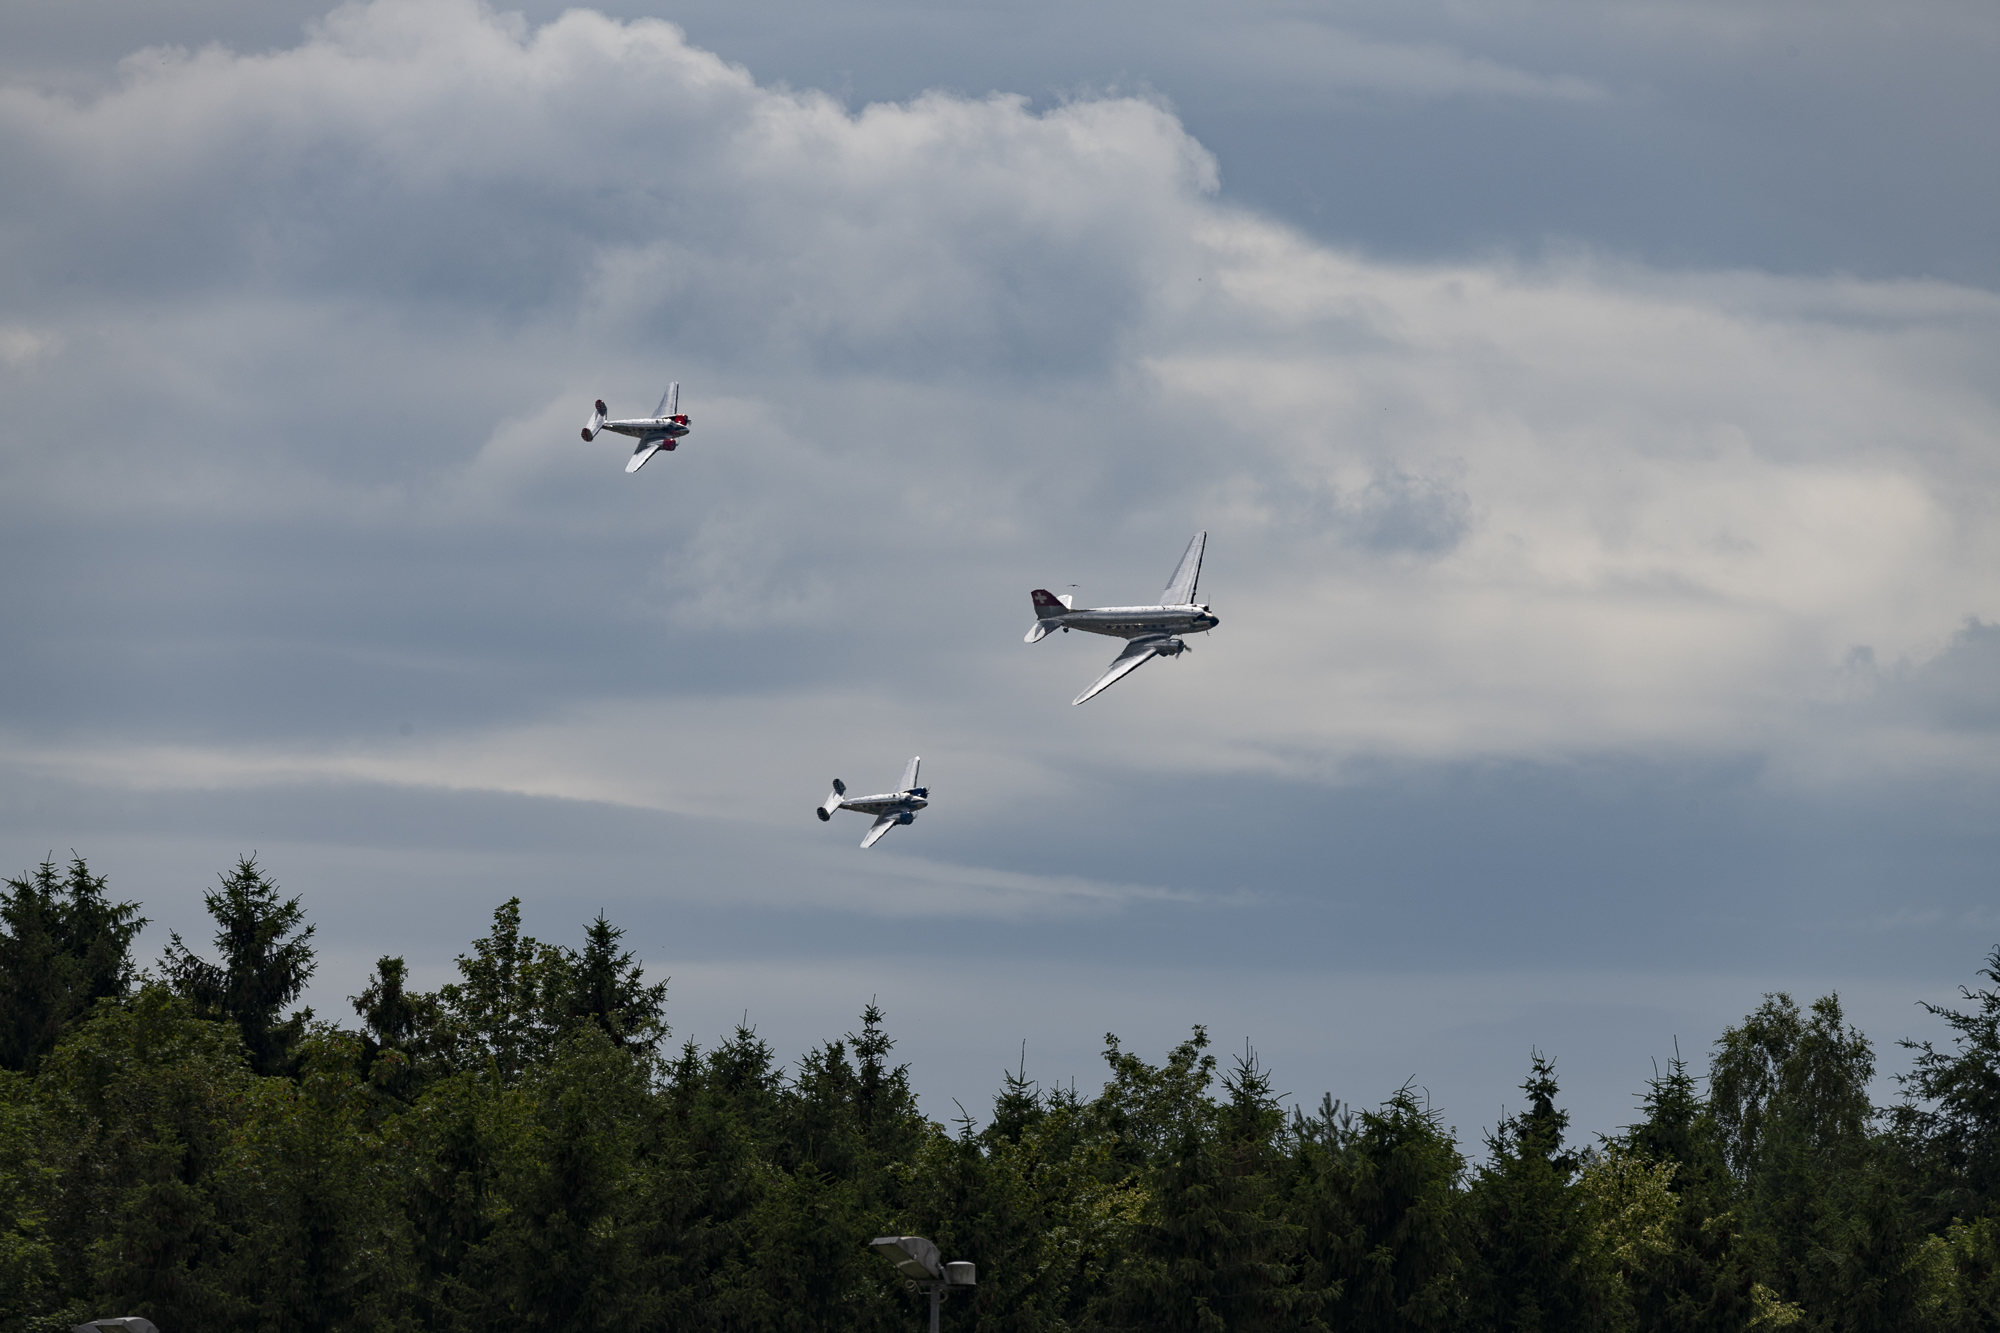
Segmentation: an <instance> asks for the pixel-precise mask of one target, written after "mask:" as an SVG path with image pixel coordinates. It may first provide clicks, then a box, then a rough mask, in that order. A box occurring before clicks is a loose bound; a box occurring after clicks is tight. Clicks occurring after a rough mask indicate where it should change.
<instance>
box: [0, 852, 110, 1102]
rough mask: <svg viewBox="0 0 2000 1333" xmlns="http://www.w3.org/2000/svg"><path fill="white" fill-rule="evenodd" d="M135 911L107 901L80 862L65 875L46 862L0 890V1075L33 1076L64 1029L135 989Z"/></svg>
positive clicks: (99, 880) (95, 879) (97, 879)
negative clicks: (15, 1072)
mask: <svg viewBox="0 0 2000 1333" xmlns="http://www.w3.org/2000/svg"><path fill="white" fill-rule="evenodd" d="M145 925H146V918H144V917H142V916H140V915H139V904H137V903H113V902H112V901H110V900H109V899H108V898H106V897H105V896H104V877H103V876H102V875H93V874H91V873H90V867H89V866H87V865H85V864H84V861H83V858H82V857H80V856H79V857H75V858H73V859H72V860H71V861H70V863H69V871H68V874H67V875H61V874H58V873H57V870H56V866H55V862H53V861H44V862H42V864H41V865H40V866H39V867H38V868H37V869H36V871H35V873H34V874H33V875H32V876H24V877H22V878H20V879H10V880H8V881H7V886H6V888H5V889H4V890H0V1069H16V1070H26V1071H29V1072H32V1071H33V1070H34V1068H35V1067H36V1065H37V1064H39V1063H40V1061H41V1059H42V1057H43V1056H46V1055H47V1054H48V1053H49V1052H50V1051H52V1050H54V1049H55V1044H56V1039H57V1038H58V1037H59V1036H61V1034H62V1032H63V1029H64V1028H66V1027H67V1026H69V1024H70V1023H72V1022H74V1021H75V1020H76V1019H78V1018H80V1017H81V1016H82V1015H83V1014H84V1012H85V1011H86V1010H88V1009H89V1008H90V1006H91V1005H92V1004H94V1003H96V1002H97V1001H98V1000H101V999H109V998H117V997H120V996H123V995H124V994H126V992H127V991H128V990H130V988H131V983H132V941H133V939H134V938H136V937H137V935H138V934H139V932H140V931H141V930H142V929H144V928H145Z"/></svg>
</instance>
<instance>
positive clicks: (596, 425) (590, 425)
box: [583, 398, 604, 440]
mask: <svg viewBox="0 0 2000 1333" xmlns="http://www.w3.org/2000/svg"><path fill="white" fill-rule="evenodd" d="M603 429H604V400H603V399H602V398H600V399H598V400H597V410H596V411H595V412H592V413H591V414H590V420H589V421H587V422H585V423H584V426H583V438H584V439H585V440H594V439H596V438H597V432H599V431H601V430H603Z"/></svg>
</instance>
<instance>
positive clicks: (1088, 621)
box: [1027, 532, 1222, 704]
mask: <svg viewBox="0 0 2000 1333" xmlns="http://www.w3.org/2000/svg"><path fill="white" fill-rule="evenodd" d="M1207 545H1208V534H1207V533H1206V532H1197V533H1196V534H1195V535H1194V540H1193V541H1191V542H1189V543H1188V548H1187V553H1186V554H1184V555H1183V556H1181V562H1180V564H1179V565H1178V566H1177V567H1176V568H1175V569H1174V576H1173V578H1172V579H1170V580H1169V581H1168V583H1167V590H1166V591H1165V592H1163V593H1161V594H1160V604H1159V605H1158V606H1100V607H1095V608H1092V607H1079V606H1075V605H1073V604H1072V603H1073V599H1072V598H1069V597H1058V596H1056V595H1055V594H1054V593H1052V592H1050V591H1049V590H1048V589H1046V588H1037V589H1035V590H1034V592H1032V593H1031V594H1029V595H1030V596H1031V597H1033V598H1034V600H1035V627H1034V628H1033V629H1031V630H1029V631H1028V634H1027V642H1029V643H1035V642H1038V641H1039V640H1042V639H1045V638H1047V637H1048V635H1049V631H1051V630H1058V629H1059V630H1062V631H1063V632H1064V633H1067V632H1069V631H1070V630H1073V629H1080V630H1083V631H1084V632H1086V633H1089V634H1108V635H1110V636H1111V637H1112V638H1114V639H1128V640H1130V642H1129V643H1127V644H1126V645H1125V651H1124V652H1122V653H1120V654H1118V656H1116V657H1114V658H1112V659H1111V667H1110V669H1109V670H1107V671H1106V672H1105V673H1104V674H1103V675H1101V676H1099V677H1098V678H1097V683H1096V684H1095V685H1092V686H1091V687H1090V688H1089V689H1087V690H1085V691H1084V692H1083V693H1082V694H1079V695H1077V696H1076V698H1074V699H1071V700H1070V703H1071V704H1080V703H1082V702H1083V701H1084V700H1085V699H1088V698H1090V697H1091V696H1092V695H1094V694H1097V693H1098V692H1100V691H1101V690H1103V689H1105V688H1106V687H1107V686H1109V685H1110V684H1111V683H1112V682H1113V681H1115V680H1118V679H1120V678H1122V677H1124V676H1126V675H1129V674H1130V673H1131V672H1133V671H1135V670H1137V669H1138V668H1139V667H1141V666H1143V665H1144V664H1145V663H1147V662H1150V661H1151V660H1152V659H1153V658H1155V657H1179V656H1180V655H1181V654H1182V653H1184V652H1186V651H1187V650H1188V644H1187V643H1185V642H1183V641H1182V640H1181V639H1180V638H1179V637H1177V636H1179V635H1182V634H1206V633H1208V631H1210V630H1212V629H1214V628H1215V627H1216V626H1217V625H1220V624H1221V623H1222V621H1221V619H1220V618H1218V617H1217V616H1215V615H1213V614H1211V613H1210V612H1209V609H1208V608H1207V607H1206V606H1202V605H1199V604H1197V603H1196V602H1195V600H1194V589H1195V584H1196V583H1197V582H1198V581H1199V580H1200V578H1201V553H1202V550H1203V548H1205V547H1206V546H1207Z"/></svg>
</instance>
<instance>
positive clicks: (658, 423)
mask: <svg viewBox="0 0 2000 1333" xmlns="http://www.w3.org/2000/svg"><path fill="white" fill-rule="evenodd" d="M605 410H606V409H605V406H604V400H603V399H602V398H600V399H598V400H597V409H596V410H595V411H594V412H592V413H591V414H590V420H589V421H586V422H585V423H584V424H583V438H584V439H585V440H586V441H589V440H594V439H596V438H597V436H598V435H599V433H600V432H603V431H607V430H608V431H610V432H612V433H613V434H614V435H629V436H631V437H632V438H633V439H635V440H637V441H638V442H639V443H638V444H637V445H636V446H635V447H634V448H633V450H632V457H631V458H630V459H628V460H627V461H626V463H625V470H626V471H627V472H637V471H638V470H639V469H640V468H642V467H644V466H646V460H647V459H649V458H651V457H652V456H653V455H654V454H657V453H659V452H660V451H661V450H662V449H665V450H668V451H669V452H671V451H672V450H673V447H674V446H675V445H677V444H679V443H680V441H681V436H683V435H685V434H687V433H688V431H689V429H690V427H689V425H688V416H687V413H685V412H683V411H681V386H680V383H679V382H678V381H676V382H675V383H673V384H669V385H668V386H667V391H666V392H665V393H663V394H661V395H660V405H659V406H658V407H656V408H654V409H653V415H651V416H649V417H633V418H631V419H630V420H626V421H606V420H605V419H604V413H605Z"/></svg>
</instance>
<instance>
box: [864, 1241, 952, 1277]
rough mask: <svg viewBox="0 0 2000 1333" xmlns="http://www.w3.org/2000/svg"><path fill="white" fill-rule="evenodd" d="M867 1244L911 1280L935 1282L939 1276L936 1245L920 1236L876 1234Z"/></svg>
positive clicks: (939, 1266)
mask: <svg viewBox="0 0 2000 1333" xmlns="http://www.w3.org/2000/svg"><path fill="white" fill-rule="evenodd" d="M868 1245H869V1248H871V1249H873V1250H874V1251H875V1252H876V1253H877V1254H879V1255H881V1256H882V1257H883V1258H884V1259H887V1260H888V1261H889V1262H890V1263H892V1264H894V1265H895V1266H896V1271H897V1272H898V1273H901V1274H902V1275H903V1276H904V1277H906V1278H909V1279H910V1280H911V1281H912V1282H936V1281H937V1280H938V1279H939V1277H940V1276H941V1271H940V1270H941V1265H940V1264H939V1263H938V1259H939V1257H940V1256H939V1255H938V1247H937V1246H935V1245H933V1244H932V1243H931V1242H930V1241H928V1240H926V1239H924V1238H923V1237H922V1236H877V1237H876V1238H875V1239H874V1240H871V1241H869V1242H868Z"/></svg>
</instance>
